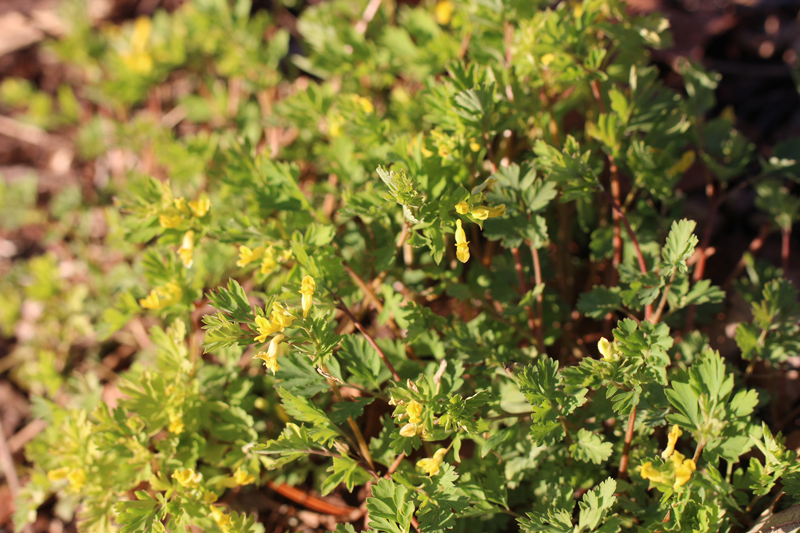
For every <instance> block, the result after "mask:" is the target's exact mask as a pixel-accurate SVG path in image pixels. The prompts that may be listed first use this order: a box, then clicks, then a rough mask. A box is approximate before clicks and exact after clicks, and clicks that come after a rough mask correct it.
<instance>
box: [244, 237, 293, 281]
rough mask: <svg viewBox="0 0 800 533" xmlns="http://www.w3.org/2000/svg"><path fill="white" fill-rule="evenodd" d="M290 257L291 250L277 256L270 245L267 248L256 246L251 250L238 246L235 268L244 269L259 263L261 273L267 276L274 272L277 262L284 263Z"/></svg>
mask: <svg viewBox="0 0 800 533" xmlns="http://www.w3.org/2000/svg"><path fill="white" fill-rule="evenodd" d="M291 257H292V251H291V250H284V251H283V252H281V253H279V254H278V253H276V252H275V247H273V246H272V245H271V244H269V245H267V246H257V247H255V248H252V249H251V248H249V247H247V246H244V245H242V246H239V260H238V261H236V266H238V267H246V266H247V265H249V264H250V263H253V262H255V261H261V273H262V274H269V273H270V272H272V271H273V270H275V267H276V266H278V262H279V261H286V260H288V259H289V258H291Z"/></svg>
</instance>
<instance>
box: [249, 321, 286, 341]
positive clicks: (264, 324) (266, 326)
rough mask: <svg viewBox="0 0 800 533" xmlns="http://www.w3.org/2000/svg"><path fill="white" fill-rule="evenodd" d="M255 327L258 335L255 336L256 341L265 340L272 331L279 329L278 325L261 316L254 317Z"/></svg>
mask: <svg viewBox="0 0 800 533" xmlns="http://www.w3.org/2000/svg"><path fill="white" fill-rule="evenodd" d="M256 329H258V336H257V337H256V339H255V340H256V342H265V341H266V340H267V337H269V336H270V335H272V334H273V333H277V332H279V331H280V330H281V327H280V326H279V325H275V324H273V323H272V322H270V321H269V320H267V319H266V318H264V317H263V316H257V317H256Z"/></svg>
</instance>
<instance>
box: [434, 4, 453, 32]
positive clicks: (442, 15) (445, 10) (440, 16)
mask: <svg viewBox="0 0 800 533" xmlns="http://www.w3.org/2000/svg"><path fill="white" fill-rule="evenodd" d="M453 9H454V6H453V2H451V1H450V0H442V1H441V2H439V3H437V4H436V12H435V13H436V22H438V23H439V24H441V25H442V26H444V25H446V24H449V23H450V18H451V17H452V16H453Z"/></svg>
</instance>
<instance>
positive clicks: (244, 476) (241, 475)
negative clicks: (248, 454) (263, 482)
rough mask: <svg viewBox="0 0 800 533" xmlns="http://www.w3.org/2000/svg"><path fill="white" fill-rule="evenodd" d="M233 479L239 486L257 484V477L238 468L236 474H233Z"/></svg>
mask: <svg viewBox="0 0 800 533" xmlns="http://www.w3.org/2000/svg"><path fill="white" fill-rule="evenodd" d="M233 479H234V481H236V484H237V485H249V484H251V483H255V481H256V476H254V475H253V474H248V473H247V472H246V471H244V470H242V469H241V468H237V469H236V472H234V473H233Z"/></svg>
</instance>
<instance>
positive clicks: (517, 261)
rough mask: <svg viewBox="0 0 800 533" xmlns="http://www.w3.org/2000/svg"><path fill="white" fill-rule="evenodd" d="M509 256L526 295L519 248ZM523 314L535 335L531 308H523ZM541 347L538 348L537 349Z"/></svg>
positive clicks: (526, 287) (534, 323)
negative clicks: (512, 259)
mask: <svg viewBox="0 0 800 533" xmlns="http://www.w3.org/2000/svg"><path fill="white" fill-rule="evenodd" d="M511 255H513V256H514V270H516V271H517V278H519V286H520V287H521V288H522V293H523V294H527V293H528V291H529V290H530V289H529V288H528V282H527V281H525V272H524V271H523V269H522V259H521V258H520V256H519V248H512V249H511ZM525 314H526V315H527V316H528V327H529V328H530V329H531V333H533V334H534V335H536V333H537V331H536V320H535V319H534V317H533V310H531V306H529V305H526V306H525ZM541 348H542V347H541V346H540V347H539V349H541Z"/></svg>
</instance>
